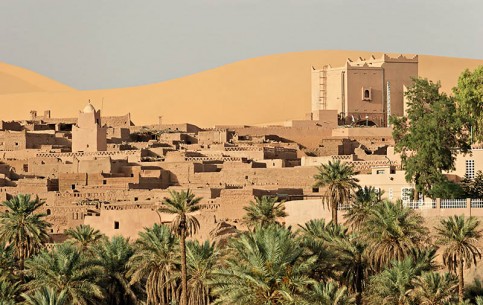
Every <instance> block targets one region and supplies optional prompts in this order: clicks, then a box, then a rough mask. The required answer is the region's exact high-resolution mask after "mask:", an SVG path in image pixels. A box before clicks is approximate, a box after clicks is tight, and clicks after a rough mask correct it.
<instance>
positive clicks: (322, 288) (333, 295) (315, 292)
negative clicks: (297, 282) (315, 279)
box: [302, 282, 355, 305]
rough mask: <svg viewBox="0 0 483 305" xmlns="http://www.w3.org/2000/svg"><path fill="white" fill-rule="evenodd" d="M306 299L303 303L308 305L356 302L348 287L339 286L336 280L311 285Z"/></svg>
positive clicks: (335, 304) (337, 304)
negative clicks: (335, 282)
mask: <svg viewBox="0 0 483 305" xmlns="http://www.w3.org/2000/svg"><path fill="white" fill-rule="evenodd" d="M304 299H305V300H304V301H303V303H302V304H307V305H309V304H310V305H351V304H355V303H354V297H353V296H351V295H350V294H349V292H348V290H347V287H344V286H342V287H337V285H335V284H334V282H327V283H325V284H324V283H317V284H315V285H311V286H310V289H309V290H308V292H307V293H306V296H305V297H304Z"/></svg>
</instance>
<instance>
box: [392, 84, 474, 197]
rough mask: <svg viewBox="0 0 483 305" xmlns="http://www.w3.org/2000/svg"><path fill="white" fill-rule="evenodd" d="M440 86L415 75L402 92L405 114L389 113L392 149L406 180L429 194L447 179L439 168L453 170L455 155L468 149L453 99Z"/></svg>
mask: <svg viewBox="0 0 483 305" xmlns="http://www.w3.org/2000/svg"><path fill="white" fill-rule="evenodd" d="M440 87H441V85H440V83H439V82H438V83H433V82H432V81H429V80H427V79H421V78H418V79H414V81H413V85H412V86H411V87H410V88H409V89H408V91H407V92H406V93H405V96H406V98H407V100H408V110H407V115H406V116H403V117H394V116H393V117H391V124H392V125H393V137H394V140H395V142H396V146H395V150H396V151H397V152H399V153H401V159H402V166H403V168H404V169H405V170H406V180H407V181H408V182H413V183H414V184H415V186H416V190H417V192H416V193H421V194H422V195H430V196H431V190H432V186H433V185H434V184H437V183H442V182H444V181H446V177H445V176H444V175H443V173H442V171H448V170H454V162H455V158H456V155H457V154H458V153H459V152H460V151H463V152H466V151H467V150H468V149H469V144H468V141H467V133H465V132H464V129H463V120H462V118H461V116H460V115H458V113H457V111H456V103H455V101H454V99H453V98H452V97H450V96H448V95H446V94H445V93H440V92H439V89H440Z"/></svg>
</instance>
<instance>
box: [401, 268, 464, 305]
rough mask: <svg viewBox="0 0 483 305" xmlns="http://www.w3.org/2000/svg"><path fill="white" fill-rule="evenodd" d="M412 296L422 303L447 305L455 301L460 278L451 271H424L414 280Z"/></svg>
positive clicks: (421, 304) (422, 304) (424, 304)
mask: <svg viewBox="0 0 483 305" xmlns="http://www.w3.org/2000/svg"><path fill="white" fill-rule="evenodd" d="M413 286H414V289H413V290H412V291H411V292H410V294H411V296H412V298H413V299H414V300H417V304H420V305H446V304H448V303H450V302H453V301H455V297H454V293H455V292H456V290H457V289H458V280H457V279H456V278H455V277H454V276H453V275H452V274H450V273H448V272H446V273H443V274H440V273H437V272H432V271H431V272H424V273H423V274H421V275H420V276H418V277H417V278H415V279H414V280H413Z"/></svg>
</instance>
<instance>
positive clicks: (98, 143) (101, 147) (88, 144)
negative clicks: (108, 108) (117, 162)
mask: <svg viewBox="0 0 483 305" xmlns="http://www.w3.org/2000/svg"><path fill="white" fill-rule="evenodd" d="M106 130H107V129H106V128H105V127H101V111H100V110H97V111H96V109H95V108H94V106H92V104H91V101H90V100H89V103H88V104H87V105H86V106H85V107H84V109H83V110H82V111H79V119H78V120H77V125H75V126H73V127H72V151H73V152H82V151H84V152H85V151H105V150H107V140H106Z"/></svg>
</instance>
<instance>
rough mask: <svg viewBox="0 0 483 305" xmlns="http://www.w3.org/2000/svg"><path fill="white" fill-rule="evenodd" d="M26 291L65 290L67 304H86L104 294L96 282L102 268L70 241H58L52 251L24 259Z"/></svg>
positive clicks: (29, 293)
mask: <svg viewBox="0 0 483 305" xmlns="http://www.w3.org/2000/svg"><path fill="white" fill-rule="evenodd" d="M25 271H26V275H27V276H28V277H29V278H30V281H29V282H28V283H26V284H25V287H26V289H27V294H28V295H32V294H35V293H36V291H38V290H39V289H42V288H44V287H47V288H51V289H53V290H55V291H56V292H58V293H59V294H60V293H61V292H62V291H65V294H66V295H67V298H68V299H69V303H70V304H80V305H87V304H91V303H94V302H96V301H98V300H100V299H102V297H103V291H102V289H101V287H100V286H99V284H98V282H99V279H101V277H102V275H103V269H102V268H101V267H100V266H99V265H97V264H96V262H95V261H94V260H92V259H91V258H90V257H87V256H84V255H82V253H81V252H80V251H79V249H77V248H76V247H75V246H73V245H72V244H70V243H62V244H59V245H57V246H56V247H55V248H54V249H53V250H52V251H51V252H47V251H42V252H40V253H39V254H38V255H36V256H33V257H32V258H30V259H29V260H27V261H26V270H25Z"/></svg>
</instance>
